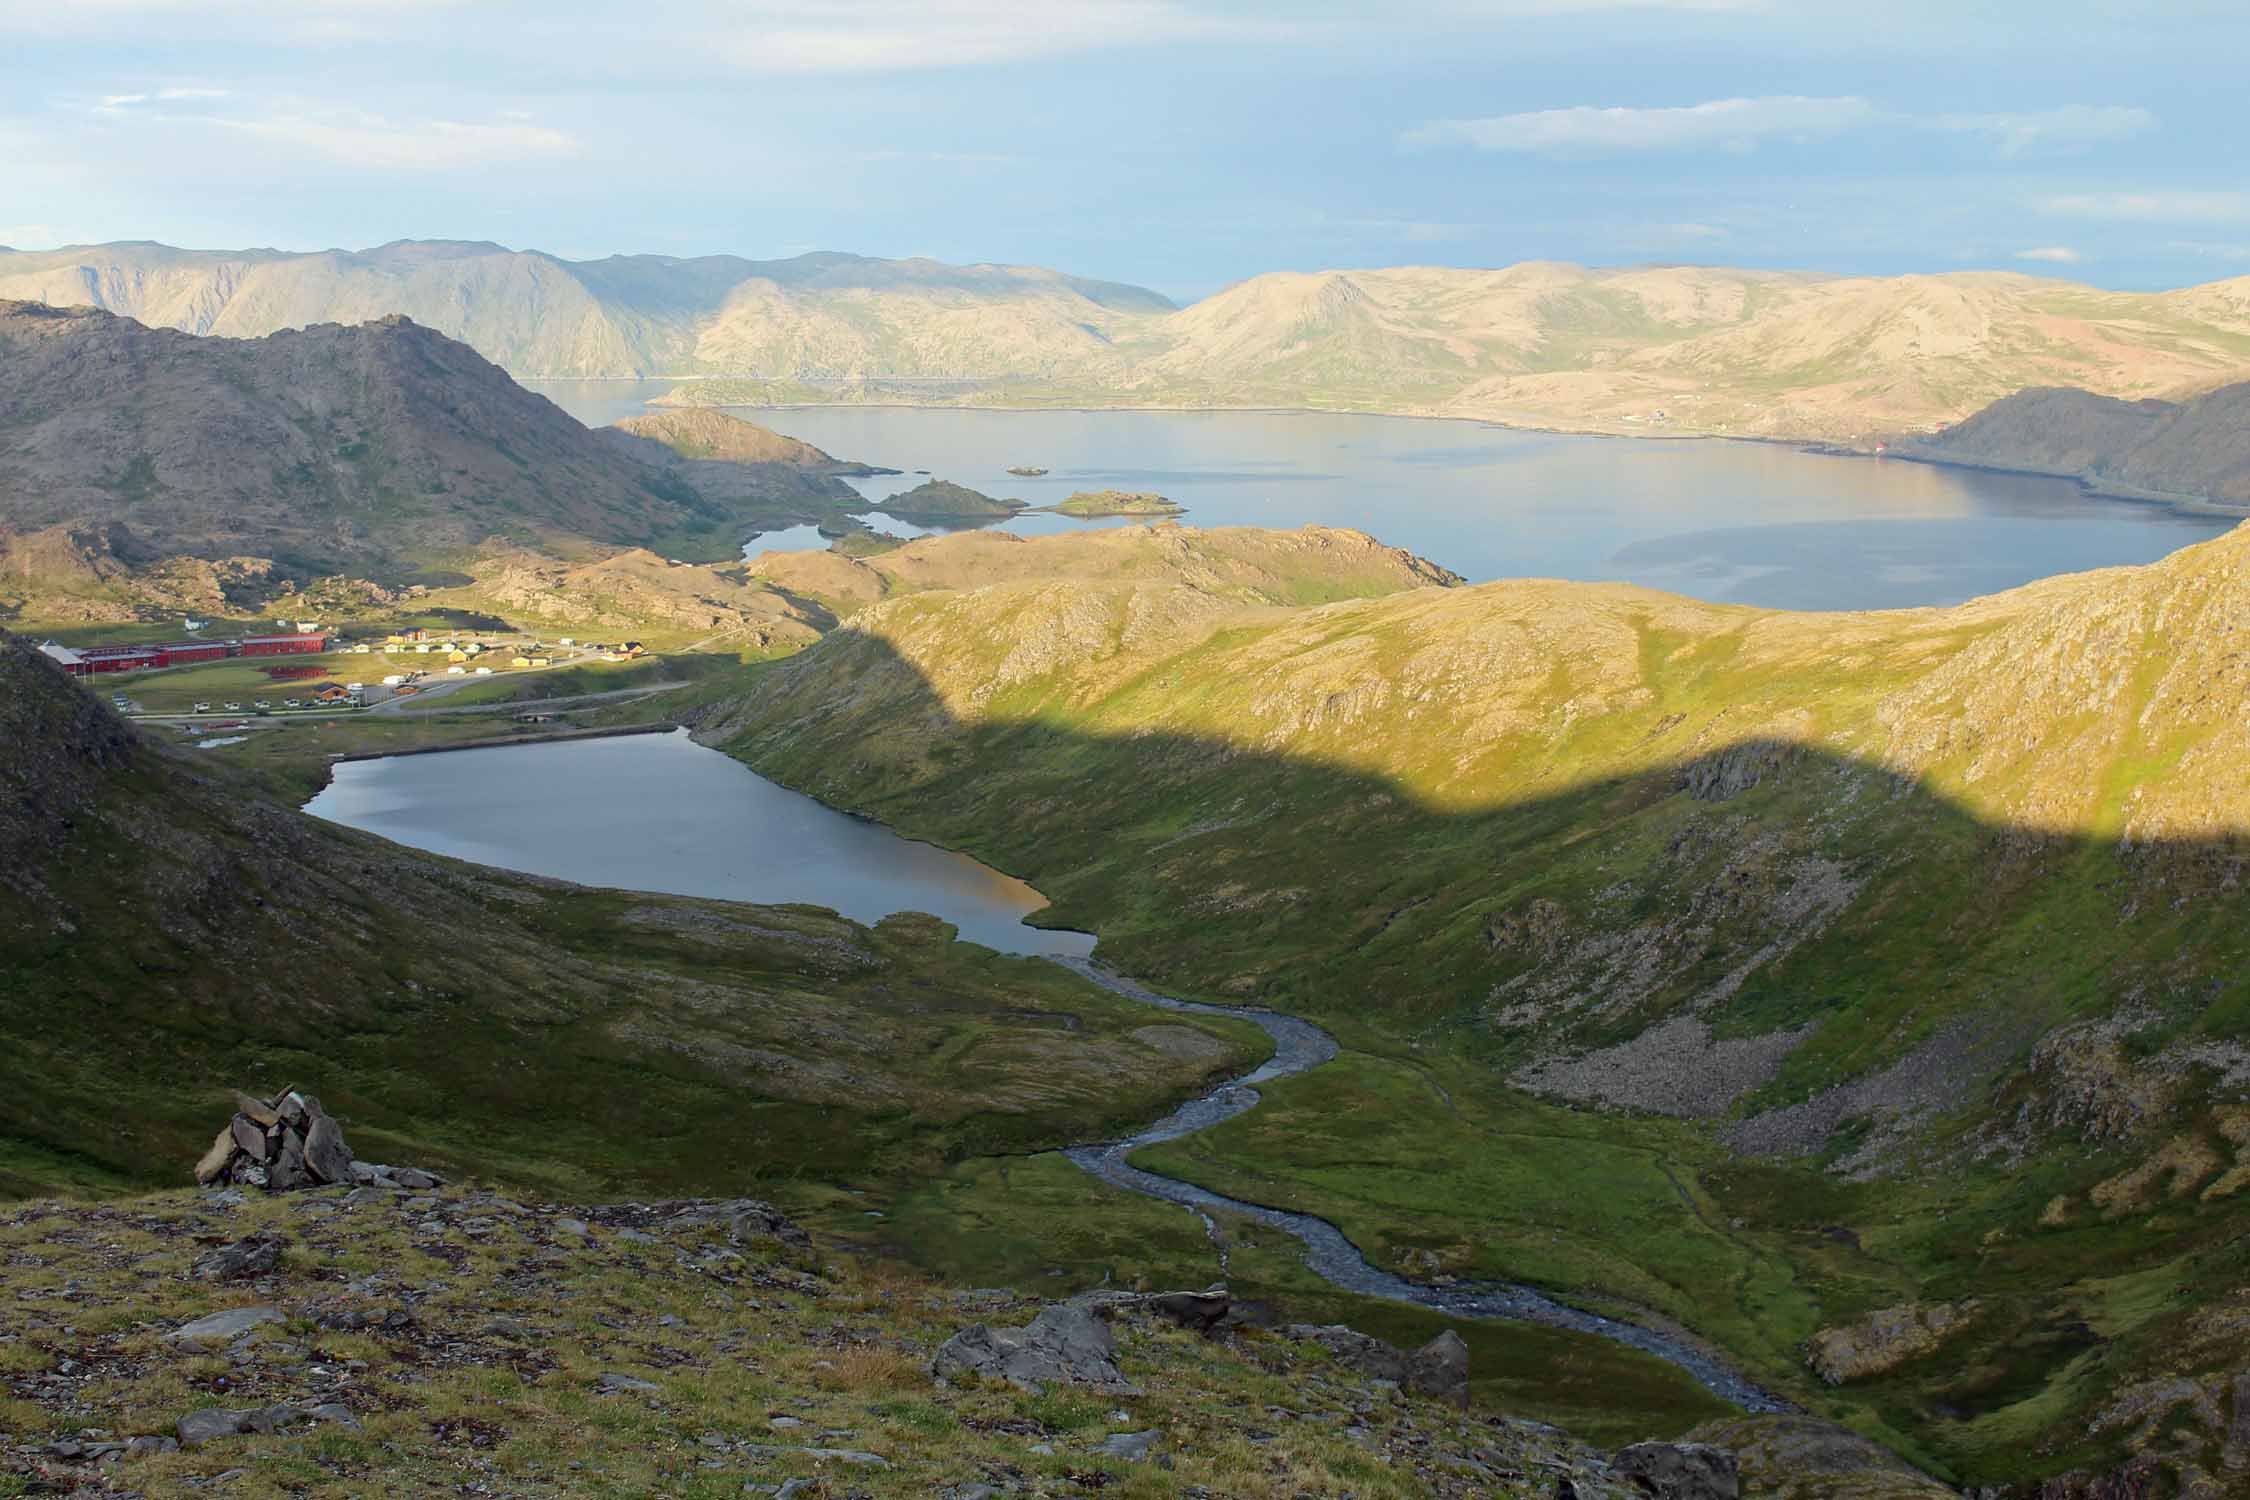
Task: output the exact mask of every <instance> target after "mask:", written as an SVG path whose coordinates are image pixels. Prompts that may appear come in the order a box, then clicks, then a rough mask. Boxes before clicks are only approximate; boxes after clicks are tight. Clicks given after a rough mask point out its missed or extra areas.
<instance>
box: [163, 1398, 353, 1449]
mask: <svg viewBox="0 0 2250 1500" xmlns="http://www.w3.org/2000/svg"><path fill="white" fill-rule="evenodd" d="M298 1422H329V1423H334V1424H336V1425H338V1426H341V1427H348V1428H350V1429H352V1430H353V1431H355V1432H356V1431H358V1430H359V1418H357V1417H355V1416H353V1415H352V1410H351V1408H350V1407H348V1406H345V1405H344V1404H343V1403H342V1402H338V1401H329V1402H324V1403H322V1404H321V1405H318V1406H252V1407H245V1408H243V1409H242V1410H239V1411H225V1410H222V1409H220V1408H218V1407H215V1406H213V1407H206V1408H204V1409H203V1410H201V1411H191V1412H189V1413H188V1414H187V1415H186V1416H184V1417H182V1418H180V1421H179V1434H180V1437H179V1446H180V1447H183V1448H199V1447H201V1446H202V1445H203V1444H205V1443H208V1442H213V1441H216V1440H217V1439H219V1438H228V1437H239V1436H241V1435H242V1434H244V1433H266V1434H270V1433H276V1432H279V1431H281V1430H282V1429H283V1428H285V1427H288V1426H290V1425H292V1424H294V1423H298Z"/></svg>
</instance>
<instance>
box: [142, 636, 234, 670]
mask: <svg viewBox="0 0 2250 1500" xmlns="http://www.w3.org/2000/svg"><path fill="white" fill-rule="evenodd" d="M155 650H156V652H157V654H158V655H160V656H162V657H163V658H164V660H163V661H161V662H159V663H158V665H159V666H165V667H184V666H186V665H188V664H189V663H190V662H198V661H225V660H226V659H227V658H228V657H230V656H232V655H234V643H233V642H232V641H175V642H173V643H172V644H171V645H168V646H158V647H156V648H155Z"/></svg>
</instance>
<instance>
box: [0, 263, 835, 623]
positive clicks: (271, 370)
mask: <svg viewBox="0 0 2250 1500" xmlns="http://www.w3.org/2000/svg"><path fill="white" fill-rule="evenodd" d="M682 418H683V420H684V423H685V425H689V426H693V427H694V428H695V429H696V432H697V433H698V434H699V440H700V443H701V448H700V449H699V451H698V456H696V457H693V458H688V457H683V456H681V454H680V453H679V452H678V451H677V450H676V449H675V447H673V446H671V445H668V444H666V443H661V442H658V441H655V440H653V439H652V438H650V437H647V436H639V435H633V434H629V433H625V432H622V431H619V430H616V429H606V430H604V431H603V432H600V433H595V432H590V431H588V430H587V429H586V428H584V427H582V426H580V425H579V424H578V423H577V422H576V421H574V420H573V419H572V418H570V417H569V416H567V415H566V414H564V413H563V412H562V411H561V410H560V409H558V408H557V407H555V406H554V405H552V404H551V403H549V402H548V401H547V400H546V399H545V398H543V397H540V396H536V395H533V394H531V393H530V392H528V391H526V390H524V389H523V388H522V387H520V386H518V385H517V384H516V383H515V382H514V381H513V380H511V379H509V378H508V376H507V375H506V374H504V373H503V372H501V371H500V370H499V369H498V368H496V367H495V366H493V365H492V364H490V363H489V362H487V361H486V360H485V359H483V358H482V357H481V356H479V355H478V354H477V353H475V352H474V351H473V350H471V349H469V348H468V347H467V346H465V345H463V344H460V343H457V342H455V341H453V340H451V339H448V338H445V337H443V336H441V335H439V334H437V333H434V332H432V331H431V330H429V329H427V328H423V327H421V326H419V325H417V324H413V323H410V322H407V321H405V320H404V319H402V318H398V317H395V316H394V317H387V318H384V319H382V320H379V321H377V322H373V323H369V324H365V325H363V326H360V327H357V328H341V327H336V326H333V325H323V326H317V327H313V328H309V329H306V330H303V331H301V332H287V333H277V334H273V335H271V336H268V337H265V338H260V339H223V338H196V337H191V336H189V335H186V334H181V333H176V332H173V331H171V330H168V329H152V328H148V327H144V326H142V325H141V324H139V323H136V322H133V321H131V320H129V319H124V318H118V317H113V316H111V315H110V314H108V313H104V312H98V311H95V310H93V309H90V308H77V309H54V308H49V307H46V306H43V305H41V304H37V303H8V304H0V608H6V609H9V610H11V611H12V612H13V613H15V614H17V615H19V616H25V617H30V618H37V619H41V620H59V619H91V620H99V619H119V618H131V617H132V616H133V615H134V614H135V613H136V612H142V611H149V610H157V611H170V610H175V609H184V610H189V611H196V612H201V613H204V614H211V613H215V612H219V611H222V610H235V611H248V610H251V609H254V608H256V606H257V605H258V603H259V602H260V601H262V600H263V599H264V598H265V597H266V596H267V595H268V594H270V593H271V592H272V591H273V590H274V589H275V588H276V587H278V586H279V585H280V584H282V583H283V582H284V581H294V582H297V583H303V582H305V581H306V580H308V579H310V578H313V577H316V576H320V575H324V574H332V573H342V572H347V571H348V572H352V573H358V574H362V575H366V576H370V577H372V578H374V579H376V580H378V581H380V582H385V583H393V584H395V583H398V582H400V581H402V580H417V579H435V578H437V577H440V576H441V575H447V574H451V575H455V576H456V577H458V575H461V574H464V573H467V574H476V573H481V572H485V571H489V567H490V566H491V565H492V564H491V559H490V558H489V557H486V556H485V555H484V554H486V553H489V552H491V551H493V550H495V549H497V550H499V551H501V552H503V553H505V552H509V551H523V550H530V551H534V552H540V553H544V554H547V555H549V556H568V557H576V558H579V559H581V560H583V558H584V556H585V555H586V554H587V553H588V552H594V553H599V552H601V551H604V550H608V549H614V548H618V547H623V546H632V545H636V544H643V545H645V544H651V543H653V544H657V545H661V546H663V547H664V548H665V549H666V550H667V551H668V552H675V553H677V552H686V553H688V554H689V555H691V556H711V555H718V556H722V557H724V556H731V555H732V554H733V551H734V548H735V546H736V545H737V543H738V542H739V539H740V537H741V535H742V534H743V533H744V532H745V531H746V530H748V529H749V528H750V526H751V525H752V523H753V522H755V523H756V524H761V525H769V524H775V523H776V521H777V519H778V520H779V522H780V523H781V524H786V523H787V522H789V521H792V520H798V519H825V518H827V517H829V516H830V515H832V514H833V513H834V512H835V510H836V507H837V506H838V504H839V502H848V501H851V500H853V499H854V498H855V497H854V496H853V495H852V493H851V491H850V489H849V487H848V486H846V485H844V484H843V482H842V481H841V480H840V479H838V478H837V477H836V475H837V474H839V473H849V472H857V471H859V469H860V468H861V467H862V466H856V465H851V464H847V463H840V462H838V461H837V460H834V459H831V458H829V457H828V456H827V455H825V454H820V453H818V451H817V450H813V449H809V448H804V447H803V445H797V444H792V443H791V441H790V440H788V439H785V438H782V437H780V436H778V435H777V434H773V433H769V432H766V431H765V430H764V429H762V428H757V427H753V426H751V425H750V424H748V423H744V422H739V421H737V420H735V419H733V418H729V417H722V416H717V415H715V414H707V413H690V414H682ZM663 430H665V431H670V432H674V433H675V434H677V432H678V431H679V430H681V429H680V424H675V425H674V426H672V427H666V428H664V429H663ZM720 449H723V450H725V451H726V452H727V453H731V454H735V455H738V456H737V457H733V458H728V457H720V456H715V455H716V453H717V451H718V450H720ZM800 449H802V450H803V451H799V450H800ZM704 450H709V451H704ZM550 613H551V612H550Z"/></svg>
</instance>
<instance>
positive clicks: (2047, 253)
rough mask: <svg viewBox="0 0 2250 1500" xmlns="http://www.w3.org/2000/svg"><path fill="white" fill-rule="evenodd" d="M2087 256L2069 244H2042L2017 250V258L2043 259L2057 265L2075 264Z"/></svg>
mask: <svg viewBox="0 0 2250 1500" xmlns="http://www.w3.org/2000/svg"><path fill="white" fill-rule="evenodd" d="M2085 258H2086V257H2085V256H2083V255H2080V254H2079V253H2078V252H2077V251H2075V250H2073V249H2071V248H2070V247H2069V246H2068V245H2041V246H2039V247H2038V248H2037V249H2033V250H2018V251H2017V252H2016V259H2017V260H2041V261H2046V262H2048V263H2049V264H2051V265H2057V266H2075V265H2077V264H2078V263H2079V262H2080V261H2082V260H2084V259H2085Z"/></svg>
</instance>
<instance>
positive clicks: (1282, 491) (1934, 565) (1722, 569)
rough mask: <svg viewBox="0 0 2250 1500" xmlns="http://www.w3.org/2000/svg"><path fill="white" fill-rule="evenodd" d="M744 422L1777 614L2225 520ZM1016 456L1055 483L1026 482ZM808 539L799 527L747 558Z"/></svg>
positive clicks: (1595, 448)
mask: <svg viewBox="0 0 2250 1500" xmlns="http://www.w3.org/2000/svg"><path fill="white" fill-rule="evenodd" d="M533 389H536V390H539V391H541V392H543V393H545V394H546V395H547V396H549V397H550V398H551V399H553V400H555V401H556V402H557V403H558V404H560V405H562V406H563V407H564V408H565V409H566V410H569V411H570V412H571V413H572V414H573V415H575V416H577V417H579V419H580V420H582V421H586V422H590V423H601V422H612V421H616V420H617V419H619V418H620V417H626V416H632V415H636V414H638V413H639V412H640V411H642V410H643V409H644V407H645V406H646V403H647V402H648V401H649V400H650V399H651V398H652V397H654V396H657V395H661V394H662V393H663V392H664V391H666V390H668V389H670V386H668V385H666V384H664V383H661V382H641V383H635V382H600V381H549V382H541V383H536V384H534V386H533ZM735 414H736V415H738V416H742V417H746V418H748V419H750V420H751V421H755V422H759V423H763V424H764V425H766V426H769V427H774V428H777V429H779V430H780V431H783V432H786V433H789V434H791V435H792V436H795V437H801V438H803V439H805V440H806V441H808V442H811V443H815V444H818V445H819V446H820V447H822V448H825V449H827V450H828V451H829V452H831V453H833V454H835V455H837V456H838V457H839V458H852V459H859V460H862V461H864V462H867V463H875V464H884V465H887V466H889V467H892V468H897V469H903V470H907V471H909V472H908V473H906V474H905V475H903V476H901V477H897V478H888V477H886V478H881V479H868V480H857V481H854V484H855V487H856V488H858V489H859V490H860V491H861V492H862V493H863V494H866V495H868V496H869V497H870V498H871V499H880V498H882V497H884V496H887V495H890V494H893V493H895V492H897V491H899V490H902V489H905V488H907V487H908V486H910V485H914V484H918V483H920V482H921V480H920V478H919V477H918V476H916V475H915V474H914V473H913V472H912V471H913V470H917V469H927V470H929V471H930V472H931V474H932V475H933V476H935V477H937V478H941V479H951V480H955V481H957V482H959V483H961V484H965V485H968V486H969V487H971V488H972V489H977V490H982V491H984V492H985V493H986V494H989V495H1003V496H1015V497H1018V498H1020V499H1024V500H1028V501H1030V502H1031V503H1032V504H1034V505H1051V504H1053V503H1054V502H1055V501H1057V500H1060V499H1062V498H1063V497H1064V496H1066V495H1068V494H1070V493H1071V492H1072V491H1073V490H1082V489H1124V490H1155V491H1157V492H1159V493H1161V494H1164V495H1168V496H1170V497H1171V498H1172V499H1173V500H1175V501H1178V502H1179V503H1180V504H1182V505H1185V506H1186V507H1188V514H1187V515H1186V516H1185V517H1184V518H1183V520H1184V522H1185V523H1186V524H1188V525H1191V526H1303V525H1306V524H1308V523H1316V522H1317V523H1319V524H1321V525H1327V526H1350V527H1354V528H1356V529H1358V530H1361V531H1366V532H1371V533H1373V534H1374V535H1375V536H1378V537H1380V538H1382V539H1383V540H1384V541H1386V542H1389V543H1391V544H1392V545H1393V546H1399V547H1405V548H1408V549H1409V550H1411V551H1414V552H1418V553H1420V554H1422V555H1423V556H1425V557H1428V558H1431V559H1433V560H1435V561H1437V562H1440V563H1443V564H1444V565H1445V566H1447V567H1449V568H1451V569H1453V570H1454V571H1455V572H1458V573H1462V574H1465V575H1466V576H1467V577H1468V578H1470V579H1471V580H1472V581H1475V582H1484V581H1487V580H1490V579H1494V578H1522V577H1545V578H1580V579H1622V580H1625V581H1628V582H1632V583H1641V584H1647V585H1649V586H1650V587H1653V588H1661V589H1669V590H1672V591H1674V592H1676V593H1682V594H1690V595H1693V596H1695V597H1697V598H1700V599H1712V600H1721V601H1726V602H1734V603H1745V604H1761V605H1769V606H1774V607H1778V608H1784V609H1885V608H1894V607H1899V606H1905V605H1917V604H1953V603H1958V602H1959V601H1961V600H1963V599H1968V598H1972V597H1974V596H1976V595H1978V594H1988V593H1992V592H1995V591H1996V590H1999V589H2005V588H2012V587H2014V586H2015V585H2017V584H2020V583H2028V582H2030V581H2031V580H2032V579H2035V578H2043V577H2046V576H2048V575H2049V574H2053V573H2070V572H2077V571H2080V570H2082V569H2086V568H2098V567H2108V566H2110V565H2112V564H2117V563H2140V562H2152V561H2154V560H2155V559H2157V558H2159V557H2162V556H2164V555H2165V554H2166V553H2168V552H2171V551H2172V550H2174V549H2175V548H2178V547H2182V546H2185V545H2186V544H2188V543H2189V542H2195V541H2201V540H2203V539H2204V538H2206V537H2210V536H2215V535H2217V534H2218V533H2219V532H2222V531H2224V530H2226V529H2228V528H2229V527H2230V526H2231V525H2233V524H2234V523H2233V521H2231V520H2229V519H2225V518H2219V517H2212V516H2202V515H2195V514H2192V513H2188V512H2183V511H2179V510H2175V509H2172V508H2170V507H2166V506H2160V505H2141V504H2134V503H2130V502H2126V501H2119V500H2106V499H2098V498H2095V497H2092V496H2089V495H2087V494H2085V493H2084V492H2082V491H2081V490H2080V489H2079V488H2078V487H2077V486H2076V485H2074V484H2071V483H2069V482H2067V481H2064V480H2056V479H2035V478H2029V477H2024V476H2019V475H2008V474H1980V473H1974V472H1970V471H1966V470H1954V469H1938V468H1932V467H1930V466H1928V465H1926V464H1911V463H1902V462H1898V461H1896V460H1888V461H1886V460H1880V459H1864V458H1829V457H1823V456H1820V455H1816V454H1809V453H1803V452H1799V451H1797V450H1795V449H1790V448H1782V447H1776V446H1770V445H1766V444H1757V443H1729V442H1708V441H1706V442H1697V441H1691V440H1676V441H1665V440H1656V439H1647V438H1598V437H1564V436H1558V435H1553V434H1547V433H1534V432H1513V431H1509V430H1507V429H1505V428H1498V427H1486V426H1481V425H1478V424H1475V423H1468V422H1438V421H1425V420H1419V419H1415V418H1409V417H1358V416H1335V415H1328V414H1322V413H1271V412H999V411H950V410H931V409H915V408H895V407H851V406H832V407H803V408H789V409H785V410H758V409H749V408H744V409H740V410H738V411H736V413H735ZM1011 466H1034V467H1039V468H1044V469H1047V470H1049V471H1050V472H1048V473H1047V474H1046V475H1045V476H1043V477H1040V478H1035V479H1027V478H1021V477H1018V476H1015V475H1011V474H1009V473H1008V472H1007V470H1008V469H1009V468H1010V467H1011ZM869 519H870V520H871V521H872V522H873V524H874V525H876V526H877V527H878V528H880V529H883V530H887V531H890V532H892V533H894V534H896V535H921V534H923V532H922V530H921V529H919V528H916V527H913V526H910V525H908V524H906V523H904V522H900V521H894V520H891V519H889V518H887V517H884V516H880V515H873V516H870V517H869ZM1129 524H1134V523H1131V522H1126V521H1119V520H1112V521H1106V522H1084V521H1072V520H1069V519H1066V518H1064V517H1061V516H1053V515H1029V516H1021V517H1018V518H1016V519H1014V520H1011V521H1009V522H1007V523H1005V525H1006V529H1007V530H1010V531H1017V532H1025V533H1032V532H1049V531H1069V530H1074V529H1077V528H1080V527H1084V526H1087V525H1129ZM819 545H823V544H822V543H821V542H820V539H819V537H818V536H817V535H816V534H814V533H813V532H812V530H811V528H809V527H800V528H792V529H791V530H790V531H788V532H783V533H777V534H774V535H770V536H767V537H762V538H759V539H758V540H757V541H756V542H754V543H753V544H752V545H751V547H750V548H749V549H748V550H750V551H751V552H757V551H761V550H764V549H766V548H769V547H806V546H819Z"/></svg>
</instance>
